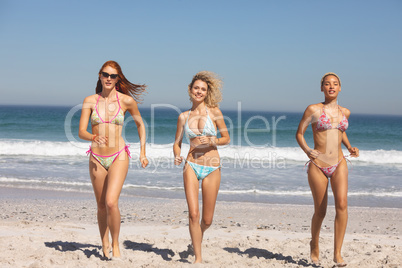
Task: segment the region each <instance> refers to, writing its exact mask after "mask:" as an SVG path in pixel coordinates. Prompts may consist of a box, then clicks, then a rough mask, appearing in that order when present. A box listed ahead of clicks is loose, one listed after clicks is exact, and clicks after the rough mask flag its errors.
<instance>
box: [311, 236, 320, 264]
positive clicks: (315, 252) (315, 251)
mask: <svg viewBox="0 0 402 268" xmlns="http://www.w3.org/2000/svg"><path fill="white" fill-rule="evenodd" d="M310 259H311V262H312V263H313V264H320V261H319V260H320V249H319V248H318V244H317V245H315V244H314V243H313V241H312V240H311V241H310Z"/></svg>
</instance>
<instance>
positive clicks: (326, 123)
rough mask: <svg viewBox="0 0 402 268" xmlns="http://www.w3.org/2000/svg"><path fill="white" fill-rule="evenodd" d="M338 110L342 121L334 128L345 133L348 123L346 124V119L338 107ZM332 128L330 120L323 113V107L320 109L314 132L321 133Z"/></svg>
mask: <svg viewBox="0 0 402 268" xmlns="http://www.w3.org/2000/svg"><path fill="white" fill-rule="evenodd" d="M338 108H339V110H340V111H341V113H342V115H343V117H342V120H341V121H340V122H339V124H338V125H337V126H336V127H335V128H336V129H339V130H340V131H342V132H344V131H346V129H348V126H349V122H348V119H347V118H346V116H345V115H344V114H343V112H342V110H341V108H340V107H339V105H338ZM333 128H334V127H332V123H331V120H330V119H329V117H328V116H327V114H326V113H325V109H324V106H323V107H322V114H321V116H320V118H318V121H317V126H316V130H318V131H323V130H327V129H333Z"/></svg>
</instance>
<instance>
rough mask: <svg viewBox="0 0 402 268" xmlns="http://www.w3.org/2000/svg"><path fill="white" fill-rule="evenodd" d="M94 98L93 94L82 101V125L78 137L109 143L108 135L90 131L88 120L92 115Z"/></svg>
mask: <svg viewBox="0 0 402 268" xmlns="http://www.w3.org/2000/svg"><path fill="white" fill-rule="evenodd" d="M93 105H94V104H93V99H92V97H91V96H89V97H86V98H85V99H84V102H83V103H82V110H81V118H80V125H79V130H78V137H80V139H83V140H86V141H94V142H96V143H98V144H104V143H107V137H99V136H98V135H96V134H93V133H89V132H88V130H87V129H88V121H89V117H90V116H91V112H92V106H93Z"/></svg>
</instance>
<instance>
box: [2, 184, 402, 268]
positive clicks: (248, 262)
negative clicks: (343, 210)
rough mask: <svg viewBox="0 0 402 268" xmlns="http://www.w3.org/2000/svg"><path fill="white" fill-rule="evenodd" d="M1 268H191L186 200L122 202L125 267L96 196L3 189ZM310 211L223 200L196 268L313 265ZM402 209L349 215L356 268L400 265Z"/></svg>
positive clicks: (326, 235) (324, 251)
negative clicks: (109, 246) (110, 254)
mask: <svg viewBox="0 0 402 268" xmlns="http://www.w3.org/2000/svg"><path fill="white" fill-rule="evenodd" d="M0 208H1V213H0V245H2V248H3V250H0V267H187V266H189V265H190V264H191V263H192V262H193V260H194V256H193V255H192V253H191V250H190V249H189V245H190V243H191V240H190V235H189V232H188V225H187V223H188V220H187V206H186V202H185V200H177V199H163V198H146V197H135V198H133V197H130V198H129V197H124V196H122V197H121V199H120V210H121V215H122V226H121V233H120V247H121V253H122V258H121V259H120V260H112V261H106V260H104V259H103V258H102V255H101V247H100V238H99V233H98V226H97V222H96V204H95V201H94V197H93V196H92V194H80V193H66V192H50V191H38V190H27V189H15V188H0ZM312 213H313V207H312V206H305V205H303V206H299V205H273V204H256V203H240V202H238V203H236V202H222V201H218V202H217V206H216V211H215V218H214V223H213V225H212V226H211V228H210V229H209V230H208V231H207V232H206V233H205V236H204V242H203V248H202V250H203V260H204V263H203V264H201V265H193V266H194V267H314V266H313V265H312V264H310V262H309V246H308V244H309V241H310V219H311V215H312ZM401 218H402V209H390V208H358V207H351V208H349V223H348V229H347V232H346V236H345V242H344V245H343V257H344V259H345V260H346V261H347V262H348V264H349V265H348V267H401V266H402V240H401ZM333 219H334V208H333V207H329V208H328V213H327V217H326V218H325V220H324V223H323V228H322V231H321V241H320V245H321V246H320V252H321V265H322V266H323V267H332V266H333V264H334V263H333V262H332V255H333Z"/></svg>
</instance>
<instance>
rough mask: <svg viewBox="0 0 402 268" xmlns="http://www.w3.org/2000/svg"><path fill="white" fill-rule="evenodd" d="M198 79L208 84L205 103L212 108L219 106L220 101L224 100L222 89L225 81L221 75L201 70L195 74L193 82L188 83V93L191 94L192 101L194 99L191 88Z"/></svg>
mask: <svg viewBox="0 0 402 268" xmlns="http://www.w3.org/2000/svg"><path fill="white" fill-rule="evenodd" d="M197 80H201V81H204V82H205V83H206V84H207V85H208V90H207V96H206V97H205V100H204V102H205V104H206V105H207V106H208V107H211V108H214V107H219V102H221V101H222V92H221V90H222V86H223V82H222V80H221V79H220V78H219V76H218V75H217V74H216V73H214V72H210V71H201V72H198V73H197V74H196V75H194V76H193V80H191V83H190V84H189V85H188V95H189V96H190V101H192V98H191V88H192V87H193V85H194V82H195V81H197Z"/></svg>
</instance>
